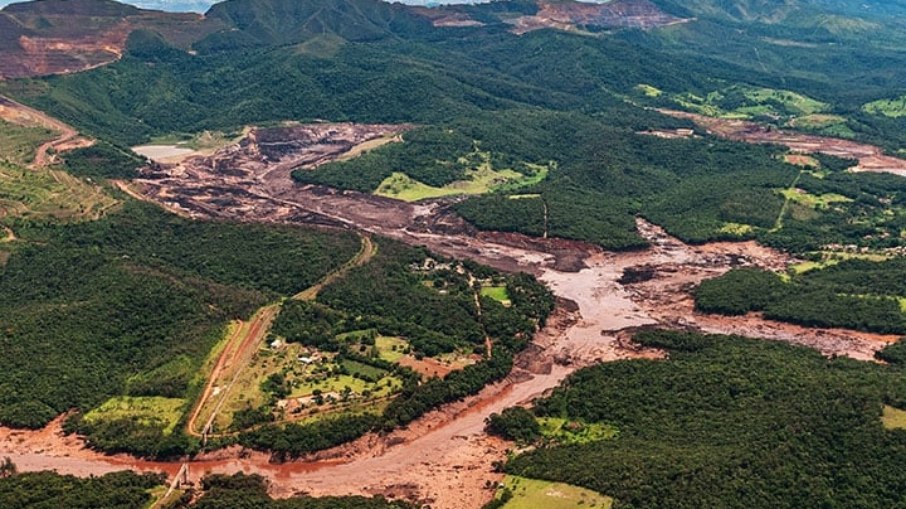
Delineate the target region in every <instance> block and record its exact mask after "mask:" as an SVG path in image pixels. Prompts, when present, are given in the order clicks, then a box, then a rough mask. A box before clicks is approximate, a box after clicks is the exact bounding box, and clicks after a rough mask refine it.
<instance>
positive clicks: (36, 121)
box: [0, 96, 94, 168]
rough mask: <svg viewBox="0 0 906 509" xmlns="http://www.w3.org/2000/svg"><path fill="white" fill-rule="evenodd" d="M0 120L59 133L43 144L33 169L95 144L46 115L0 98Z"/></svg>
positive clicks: (36, 153)
mask: <svg viewBox="0 0 906 509" xmlns="http://www.w3.org/2000/svg"><path fill="white" fill-rule="evenodd" d="M0 119H3V120H5V121H7V122H9V123H11V124H16V125H20V126H25V127H43V128H44V129H49V130H51V131H55V132H56V133H57V137H56V138H54V139H52V140H50V141H48V142H46V143H43V144H41V145H40V146H39V147H38V149H37V151H36V152H35V160H34V162H33V163H32V165H31V167H32V168H43V167H45V166H48V165H50V164H52V163H55V162H56V154H58V153H60V152H66V151H68V150H75V149H77V148H84V147H90V146H91V145H92V144H93V143H94V142H93V141H92V140H90V139H88V138H85V137H82V136H79V133H78V131H76V130H75V129H73V128H72V127H70V126H69V125H68V124H66V123H64V122H61V121H60V120H57V119H55V118H53V117H50V116H48V115H45V114H44V113H42V112H40V111H38V110H36V109H34V108H29V107H28V106H25V105H24V104H20V103H17V102H15V101H13V100H11V99H7V98H6V97H3V96H0Z"/></svg>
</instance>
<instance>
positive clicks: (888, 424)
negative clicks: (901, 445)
mask: <svg viewBox="0 0 906 509" xmlns="http://www.w3.org/2000/svg"><path fill="white" fill-rule="evenodd" d="M881 423H882V424H883V425H884V428H885V429H906V410H900V409H899V408H894V407H892V406H890V405H884V411H883V412H882V413H881Z"/></svg>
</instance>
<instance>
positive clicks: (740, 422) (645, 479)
mask: <svg viewBox="0 0 906 509" xmlns="http://www.w3.org/2000/svg"><path fill="white" fill-rule="evenodd" d="M636 340H637V341H638V342H640V343H641V344H642V345H645V346H649V347H657V348H663V349H665V350H667V351H668V353H669V360H654V361H652V360H632V361H619V362H613V363H606V364H602V365H600V366H596V367H592V368H588V369H585V370H582V371H580V372H578V373H576V374H574V375H573V376H571V377H570V378H569V379H568V380H567V382H566V384H565V385H564V386H563V387H561V388H559V389H557V390H556V391H554V393H553V394H552V395H551V396H550V397H548V398H544V399H542V400H540V401H538V402H537V405H536V407H535V409H534V413H535V414H536V415H538V416H542V417H558V418H565V419H567V420H575V421H581V422H586V423H606V424H608V425H613V426H615V427H616V428H618V429H619V436H618V437H617V438H612V439H603V440H598V441H591V442H588V443H579V444H572V445H556V444H554V445H550V446H547V447H542V448H540V449H537V450H534V451H530V452H527V453H524V454H522V455H519V456H517V457H516V458H515V459H513V460H511V461H510V462H509V463H508V464H507V466H506V470H507V472H509V473H513V474H516V475H522V476H527V477H532V478H540V479H548V480H554V481H561V482H567V483H570V484H576V485H579V486H583V487H587V488H590V489H593V490H595V491H597V492H599V493H604V494H607V495H610V496H612V497H614V498H615V499H616V501H615V505H614V507H616V508H624V507H625V508H628V507H633V508H639V509H641V508H661V507H675V508H693V507H695V508H698V507H738V508H743V507H746V508H756V509H757V508H762V507H764V508H768V507H770V508H778V507H788V508H794V507H858V508H866V509H867V508H876V507H900V505H901V504H902V502H903V500H902V490H901V489H900V488H901V486H902V475H901V474H902V471H903V468H904V467H906V465H904V461H906V459H904V458H906V456H904V453H906V433H904V432H903V431H902V430H900V429H886V428H885V427H884V426H882V422H881V412H882V408H883V407H884V405H890V406H893V407H896V408H903V405H904V402H906V399H904V398H906V377H904V376H903V373H902V366H900V365H899V364H896V365H891V366H882V365H876V364H872V363H865V362H858V361H853V360H849V359H844V358H840V359H833V360H829V359H826V358H824V357H822V356H821V355H819V354H818V353H816V352H814V351H812V350H809V349H805V348H799V347H793V346H789V345H786V344H782V343H775V342H765V341H758V340H751V339H745V338H739V337H725V336H703V335H697V334H688V333H677V332H663V331H655V332H646V333H641V334H639V335H638V336H636ZM891 348H893V347H891ZM510 417H511V418H510V419H508V420H505V421H504V422H503V424H506V423H507V422H509V423H512V425H513V426H515V429H514V430H513V431H511V432H510V435H511V436H519V434H520V433H522V432H524V430H525V429H526V425H525V422H524V418H513V417H512V416H510ZM498 424H500V423H498ZM756 494H757V495H756Z"/></svg>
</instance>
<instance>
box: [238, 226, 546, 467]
mask: <svg viewBox="0 0 906 509" xmlns="http://www.w3.org/2000/svg"><path fill="white" fill-rule="evenodd" d="M376 243H377V246H378V249H377V254H376V255H375V256H374V258H372V259H371V260H370V261H369V262H368V263H366V264H364V265H363V266H361V267H357V268H354V269H352V270H350V271H349V272H348V273H347V274H345V275H344V276H343V277H342V278H340V279H339V280H337V281H335V282H333V283H331V284H329V285H328V286H326V287H325V288H324V289H323V290H322V291H321V293H320V294H319V295H318V297H317V299H316V301H315V302H306V301H290V302H287V303H286V304H285V305H284V308H283V311H282V312H281V314H280V315H279V316H278V318H277V319H276V320H275V322H274V326H273V329H272V332H273V333H274V334H275V335H277V336H281V337H284V338H285V339H286V340H287V341H289V342H298V343H302V344H305V345H307V346H313V347H316V348H318V349H320V350H322V351H330V352H340V355H343V356H345V357H348V358H352V359H356V360H357V361H359V362H364V363H367V364H373V365H375V366H377V367H381V368H385V369H389V370H391V371H393V372H394V373H395V374H396V375H397V376H400V377H401V378H402V379H403V387H402V390H401V391H400V393H399V394H398V395H396V396H395V397H394V398H393V399H392V400H391V401H390V402H389V404H387V405H386V406H385V407H384V408H383V409H382V410H381V411H380V413H379V415H370V414H369V415H342V416H339V417H328V418H324V419H321V420H318V421H317V422H315V423H312V424H295V423H291V424H286V425H278V424H270V425H265V426H262V427H259V428H256V429H252V430H249V431H247V432H244V433H242V434H241V435H240V436H239V442H240V443H241V444H242V445H244V446H246V447H250V448H253V449H258V450H265V451H270V452H272V453H273V454H274V457H275V458H276V459H278V460H284V459H287V458H294V457H298V456H302V455H304V454H307V453H310V452H314V451H317V450H321V449H326V448H328V447H332V446H335V445H338V444H341V443H343V442H348V441H349V440H351V439H353V438H356V437H358V436H361V435H362V434H364V433H365V432H367V431H371V430H390V429H393V428H395V427H397V426H401V425H406V424H408V423H410V422H412V421H413V420H415V419H416V418H418V417H420V416H421V415H423V414H424V413H426V412H428V411H430V410H433V409H435V408H437V407H438V406H440V405H442V404H444V403H449V402H452V401H457V400H459V399H462V398H464V397H466V396H469V395H472V394H475V393H477V392H478V391H480V390H481V389H482V388H483V387H484V386H485V385H487V384H489V383H491V382H494V381H497V380H500V379H502V378H504V377H505V376H506V375H507V374H508V373H509V372H510V370H511V369H512V362H513V358H512V355H513V353H515V352H518V351H520V350H521V349H523V348H524V347H525V345H526V344H527V343H528V341H529V339H530V338H531V336H532V334H533V333H534V332H535V331H536V330H537V328H538V327H540V326H542V325H543V324H544V322H545V320H546V318H547V316H548V314H550V312H551V311H552V310H553V306H554V300H553V296H552V294H551V293H550V291H549V290H547V288H545V287H544V286H543V285H542V284H540V283H539V282H538V281H537V280H535V279H534V278H532V277H531V276H528V275H525V274H514V275H504V274H499V273H497V272H495V271H492V270H490V269H488V268H487V267H483V266H480V265H477V264H474V263H471V262H455V261H452V260H445V259H443V258H439V257H437V256H436V255H433V254H432V253H430V252H428V251H426V250H425V249H422V248H412V247H408V246H405V245H403V244H400V243H398V242H395V241H391V240H386V239H380V240H377V241H376ZM489 280H492V281H493V282H494V283H495V284H499V285H502V286H503V287H505V288H506V290H507V294H508V296H509V297H510V299H509V300H510V302H509V306H504V305H502V304H501V303H500V302H498V301H496V300H494V299H492V298H489V297H480V296H479V290H480V285H481V284H482V283H481V282H482V281H485V282H487V281H489ZM478 303H480V305H481V310H480V311H479V309H478V307H477V304H478ZM361 331H374V332H375V333H376V334H381V335H387V336H396V337H400V338H402V339H405V340H406V341H407V342H408V344H409V345H410V346H411V349H412V352H413V354H414V355H415V356H416V357H422V356H429V357H430V356H436V355H439V354H443V353H450V352H453V351H456V350H460V351H465V352H468V353H472V352H475V353H478V354H480V355H481V356H483V357H484V358H483V359H482V360H481V361H480V362H477V363H475V364H471V365H467V366H465V367H464V368H462V369H458V370H454V371H452V372H450V373H449V374H447V375H446V376H444V377H443V378H438V377H432V378H429V379H428V380H426V381H425V380H422V379H421V377H419V376H418V375H416V374H415V373H414V372H412V371H411V370H407V369H400V367H399V366H397V365H395V364H393V363H389V362H386V361H383V362H382V361H381V360H380V359H373V358H369V357H366V356H362V355H361V354H359V350H358V349H357V348H354V349H350V343H349V341H348V339H347V337H348V336H349V334H350V333H357V332H361ZM367 337H370V336H368V335H366V339H365V340H367ZM485 338H487V339H488V340H489V341H491V343H492V344H493V345H494V346H493V354H492V355H491V356H490V358H487V354H488V352H487V351H486V348H487V347H486V345H485ZM363 341H364V340H363ZM372 342H373V338H372Z"/></svg>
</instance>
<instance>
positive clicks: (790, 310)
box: [695, 258, 906, 334]
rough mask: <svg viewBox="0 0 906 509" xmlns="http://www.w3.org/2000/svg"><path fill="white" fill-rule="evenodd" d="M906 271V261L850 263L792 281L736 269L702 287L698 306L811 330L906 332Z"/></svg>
mask: <svg viewBox="0 0 906 509" xmlns="http://www.w3.org/2000/svg"><path fill="white" fill-rule="evenodd" d="M904 270H906V259H903V258H893V259H891V260H888V261H882V262H873V261H868V260H858V259H853V260H846V261H842V262H840V263H838V264H835V265H831V266H829V267H826V268H821V269H815V270H810V271H808V272H805V273H803V274H799V275H794V276H792V279H791V280H789V281H784V280H783V279H782V278H781V277H780V276H779V275H777V274H774V273H772V272H765V271H760V270H756V269H737V270H733V271H730V272H728V273H727V274H725V275H724V276H722V277H719V278H716V279H712V280H708V281H705V282H703V283H702V284H701V285H699V287H698V288H697V289H696V290H695V306H696V308H697V309H698V310H700V311H705V312H708V313H721V314H726V315H740V314H745V313H748V312H750V311H763V312H764V316H765V317H766V318H770V319H775V320H782V321H787V322H792V323H798V324H801V325H806V326H810V327H845V328H849V329H856V330H864V331H869V332H881V333H894V334H906V312H904V308H903V305H902V302H904V299H906V284H904V281H906V280H904V278H903V276H902V275H903V273H904Z"/></svg>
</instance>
